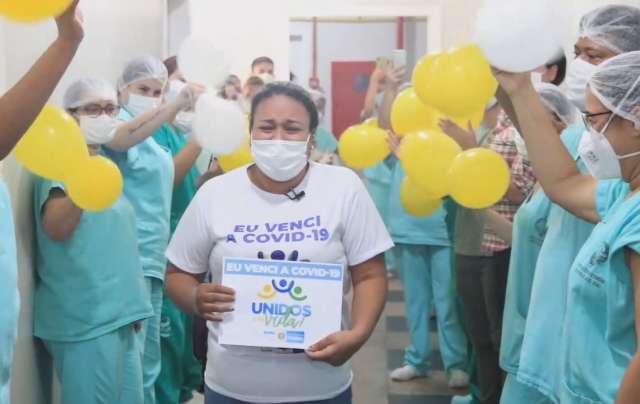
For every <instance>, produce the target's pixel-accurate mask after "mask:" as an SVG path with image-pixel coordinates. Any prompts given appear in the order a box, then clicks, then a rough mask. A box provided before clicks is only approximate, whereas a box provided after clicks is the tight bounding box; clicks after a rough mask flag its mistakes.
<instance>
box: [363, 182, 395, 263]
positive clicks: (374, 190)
mask: <svg viewBox="0 0 640 404" xmlns="http://www.w3.org/2000/svg"><path fill="white" fill-rule="evenodd" d="M390 189H391V185H390V184H386V183H382V182H378V181H371V180H368V181H367V190H368V191H369V195H371V199H373V203H374V204H375V205H376V208H377V209H378V213H380V216H381V217H382V220H383V221H384V223H385V224H386V225H387V228H388V227H389V225H388V224H387V219H388V218H387V213H388V212H387V211H388V209H387V208H388V205H389V192H390ZM384 261H385V265H386V267H387V271H391V270H393V269H395V268H396V262H395V256H394V250H393V249H391V250H389V251H387V252H386V253H384Z"/></svg>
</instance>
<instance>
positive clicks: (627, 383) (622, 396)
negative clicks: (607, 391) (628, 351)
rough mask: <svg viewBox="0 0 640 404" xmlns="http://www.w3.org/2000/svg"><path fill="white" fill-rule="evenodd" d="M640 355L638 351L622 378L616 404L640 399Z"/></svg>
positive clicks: (632, 402)
mask: <svg viewBox="0 0 640 404" xmlns="http://www.w3.org/2000/svg"><path fill="white" fill-rule="evenodd" d="M639 380H640V356H638V353H636V354H635V355H634V356H633V359H632V360H631V364H630V365H629V367H628V368H627V372H626V373H625V375H624V379H622V385H621V386H620V391H618V397H617V398H616V404H635V403H637V402H638V400H639V399H640V383H638V381H639Z"/></svg>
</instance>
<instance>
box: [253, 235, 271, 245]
mask: <svg viewBox="0 0 640 404" xmlns="http://www.w3.org/2000/svg"><path fill="white" fill-rule="evenodd" d="M256 240H258V243H263V244H264V243H268V242H269V235H268V234H258V237H256Z"/></svg>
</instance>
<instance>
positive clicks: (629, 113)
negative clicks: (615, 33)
mask: <svg viewBox="0 0 640 404" xmlns="http://www.w3.org/2000/svg"><path fill="white" fill-rule="evenodd" d="M589 87H590V88H591V92H592V93H593V94H594V95H595V96H596V97H597V98H598V99H599V100H600V102H601V103H602V104H603V105H604V106H605V107H607V109H608V110H609V111H611V112H613V113H614V114H616V115H618V116H621V117H622V118H624V119H628V120H629V121H631V122H633V124H634V126H635V127H636V128H638V129H640V51H636V52H628V53H623V54H621V55H618V56H616V57H614V58H612V59H609V60H607V61H605V62H604V63H601V64H600V65H599V66H598V68H597V70H596V72H595V73H594V74H593V76H592V77H591V80H590V81H589Z"/></svg>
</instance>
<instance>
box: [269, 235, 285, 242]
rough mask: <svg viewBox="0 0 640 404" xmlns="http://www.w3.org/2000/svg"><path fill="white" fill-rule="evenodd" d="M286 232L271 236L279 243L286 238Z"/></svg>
mask: <svg viewBox="0 0 640 404" xmlns="http://www.w3.org/2000/svg"><path fill="white" fill-rule="evenodd" d="M284 236H285V233H280V234H273V235H272V236H271V238H272V239H273V241H275V242H276V243H279V242H281V241H282V239H283V238H284Z"/></svg>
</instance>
